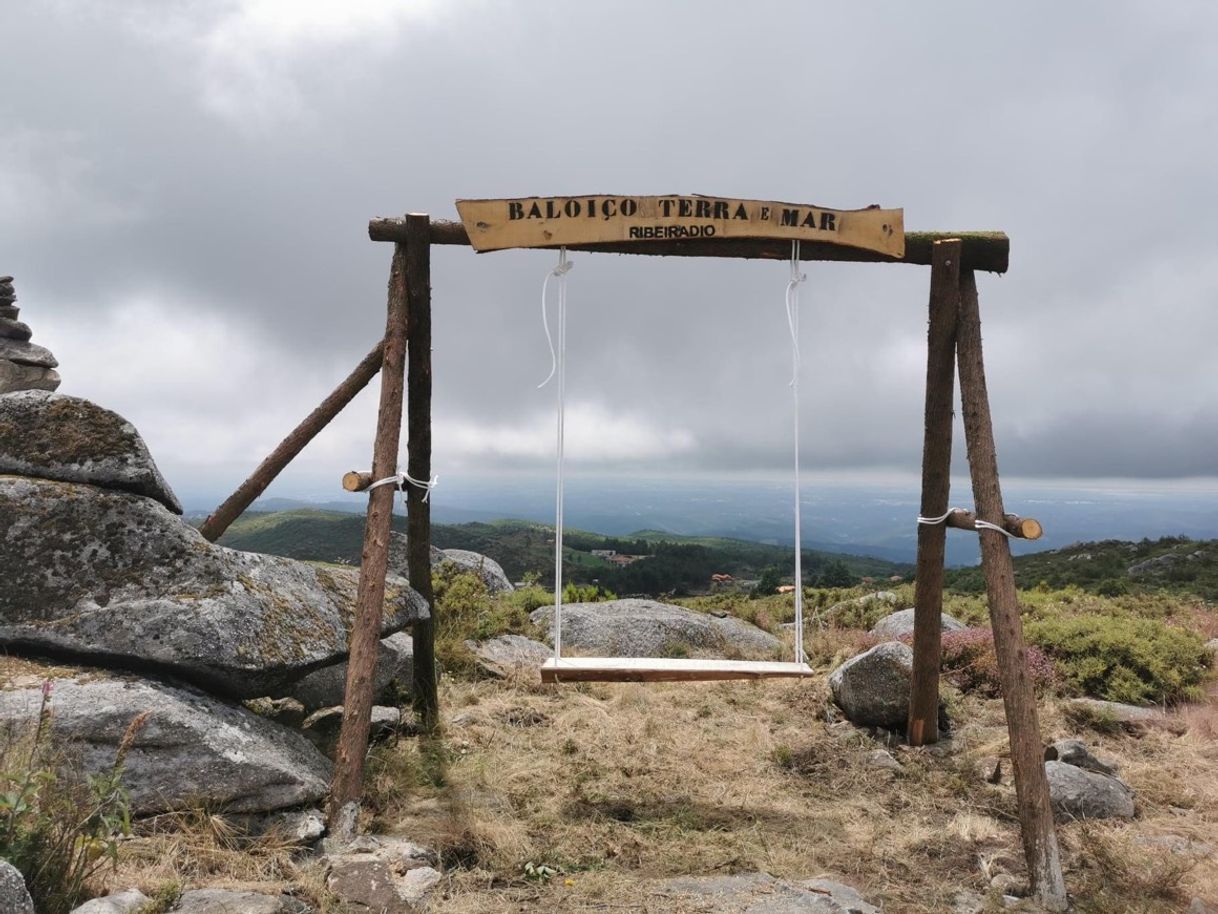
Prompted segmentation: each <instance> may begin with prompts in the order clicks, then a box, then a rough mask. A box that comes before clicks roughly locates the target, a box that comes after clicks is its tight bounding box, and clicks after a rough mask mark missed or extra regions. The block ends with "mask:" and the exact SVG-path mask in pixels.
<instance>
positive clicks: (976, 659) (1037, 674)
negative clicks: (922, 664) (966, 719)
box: [943, 628, 1055, 698]
mask: <svg viewBox="0 0 1218 914" xmlns="http://www.w3.org/2000/svg"><path fill="white" fill-rule="evenodd" d="M1026 657H1027V665H1028V676H1029V678H1030V679H1031V680H1032V686H1033V688H1035V689H1036V690H1037V691H1040V690H1041V689H1045V688H1047V687H1049V686H1050V685H1052V684H1053V682H1054V679H1055V675H1054V667H1053V661H1051V660H1050V659H1049V658H1048V657H1046V656H1045V655H1044V653H1042V652H1041V651H1040V650H1038V649H1037V648H1035V647H1031V646H1029V647H1028V651H1027V654H1026ZM943 672H944V675H946V677H947V678H948V679H949V680H950V681H951V682H952V683H953V684H955V685H956V686H958V687H959V688H960V689H961V690H963V691H965V692H979V693H981V694H982V695H985V696H987V697H990V698H995V697H997V696H999V695H1001V694H1002V679H1001V677H1000V676H999V672H998V654H997V653H996V651H995V650H994V633H993V632H992V631H990V630H989V629H988V628H966V629H963V630H961V631H954V632H944V633H943Z"/></svg>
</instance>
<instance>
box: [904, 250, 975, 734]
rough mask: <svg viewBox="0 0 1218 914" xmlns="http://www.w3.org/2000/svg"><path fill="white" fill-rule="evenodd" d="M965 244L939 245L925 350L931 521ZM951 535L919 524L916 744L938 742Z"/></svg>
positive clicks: (926, 509)
mask: <svg viewBox="0 0 1218 914" xmlns="http://www.w3.org/2000/svg"><path fill="white" fill-rule="evenodd" d="M963 249H964V244H963V242H961V241H960V240H959V239H958V238H953V239H951V240H948V241H937V242H935V245H934V248H933V251H932V257H931V268H930V320H929V323H928V327H927V347H926V353H927V355H926V408H925V420H926V421H925V428H924V433H923V438H922V508H921V513H922V515H923V516H924V517H939V516H940V515H941V514H943V513H944V512H945V511H946V510H947V506H948V497H949V495H950V490H951V464H952V401H953V400H954V398H955V393H956V316H957V312H958V310H959V302H960V255H961V253H962V251H963ZM946 548H947V530H946V529H945V527H944V525H943V524H919V525H918V554H917V566H916V567H917V570H916V573H915V578H914V631H913V676H912V679H911V681H910V693H909V722H908V726H907V728H906V735H907V737H908V740H909V744H910V745H911V746H921V745H924V744H928V743H937V742H938V741H939V667H940V660H941V655H942V630H941V626H942V619H943V567H944V556H945V553H946Z"/></svg>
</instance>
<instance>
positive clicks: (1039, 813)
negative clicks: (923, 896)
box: [956, 270, 1069, 911]
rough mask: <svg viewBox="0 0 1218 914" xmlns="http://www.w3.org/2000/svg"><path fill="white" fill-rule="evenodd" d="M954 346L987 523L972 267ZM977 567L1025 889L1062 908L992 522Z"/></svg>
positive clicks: (1021, 663)
mask: <svg viewBox="0 0 1218 914" xmlns="http://www.w3.org/2000/svg"><path fill="white" fill-rule="evenodd" d="M956 352H957V358H958V359H959V365H960V398H961V401H962V404H963V407H964V436H965V440H966V441H967V443H968V462H969V469H970V471H971V473H972V478H973V498H974V500H975V503H976V506H977V517H978V519H980V520H986V521H989V522H990V523H992V524H1001V523H1002V519H1003V507H1002V489H1001V487H1000V485H999V482H998V457H997V452H996V449H995V446H994V427H993V422H992V419H991V417H990V401H989V393H988V392H987V390H986V381H985V363H984V360H983V358H982V353H981V312H980V308H979V306H978V302H977V280H976V278H975V276H974V274H973V271H972V270H965V271H963V272H962V273H961V274H960V319H959V323H958V325H957V330H956ZM977 535H978V538H979V539H980V540H981V568H982V572H983V573H984V575H985V589H986V595H987V598H988V602H989V608H990V625H991V627H992V628H993V631H994V649H995V651H996V653H997V655H998V672H999V678H1000V681H1001V683H1002V702H1003V706H1004V707H1005V709H1006V717H1007V733H1008V735H1009V738H1010V743H1011V767H1012V768H1013V769H1014V774H1015V795H1016V802H1017V805H1018V811H1019V824H1020V828H1021V832H1022V837H1023V849H1024V856H1025V858H1026V859H1027V863H1028V880H1029V883H1030V886H1031V890H1032V897H1033V898H1034V899H1035V900H1036V902H1037V903H1038V904H1040V905H1041V906H1043V907H1044V908H1045V909H1046V910H1049V911H1065V910H1067V909H1068V908H1069V901H1068V899H1067V897H1066V883H1065V878H1064V877H1063V875H1062V864H1061V851H1060V849H1059V847H1058V843H1057V832H1056V831H1054V828H1053V809H1052V806H1051V805H1050V802H1049V782H1048V778H1047V777H1046V775H1045V764H1044V755H1043V745H1042V743H1041V736H1040V721H1039V719H1038V716H1037V713H1036V695H1035V692H1034V691H1033V689H1032V681H1031V678H1030V677H1029V675H1028V666H1027V647H1026V644H1025V642H1024V637H1023V623H1022V621H1021V620H1020V617H1019V600H1018V595H1017V593H1016V591H1015V571H1014V566H1013V565H1012V562H1011V548H1010V545H1009V544H1008V543H1007V538H1006V537H1005V536H1003V535H1002V534H1001V533H999V532H997V531H995V530H979V531H978V534H977Z"/></svg>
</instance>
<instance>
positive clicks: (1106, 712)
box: [1066, 698, 1163, 728]
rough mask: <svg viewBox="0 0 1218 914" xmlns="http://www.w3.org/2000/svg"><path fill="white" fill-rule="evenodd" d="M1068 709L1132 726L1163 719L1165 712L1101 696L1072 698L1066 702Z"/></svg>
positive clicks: (1087, 715) (1086, 715)
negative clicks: (1101, 697) (1103, 698)
mask: <svg viewBox="0 0 1218 914" xmlns="http://www.w3.org/2000/svg"><path fill="white" fill-rule="evenodd" d="M1066 710H1067V711H1077V712H1081V713H1082V715H1083V716H1085V717H1089V718H1098V719H1100V720H1105V721H1112V722H1113V723H1116V724H1123V725H1125V726H1126V727H1130V728H1137V727H1139V726H1142V725H1145V724H1148V723H1152V722H1154V721H1157V720H1162V719H1163V712H1162V711H1160V710H1159V709H1158V708H1144V707H1139V706H1138V705H1127V704H1122V703H1121V702H1119V701H1103V700H1101V699H1099V698H1071V699H1070V700H1069V701H1067V702H1066Z"/></svg>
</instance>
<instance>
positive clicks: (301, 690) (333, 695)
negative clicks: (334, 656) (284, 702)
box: [291, 632, 414, 714]
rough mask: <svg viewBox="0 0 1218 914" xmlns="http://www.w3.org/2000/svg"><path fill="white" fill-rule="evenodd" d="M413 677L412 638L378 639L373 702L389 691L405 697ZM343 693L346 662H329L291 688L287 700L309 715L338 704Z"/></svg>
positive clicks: (391, 637) (345, 682) (342, 698)
mask: <svg viewBox="0 0 1218 914" xmlns="http://www.w3.org/2000/svg"><path fill="white" fill-rule="evenodd" d="M413 678H414V639H413V638H412V637H411V636H410V635H409V634H407V633H406V632H398V633H397V634H394V635H390V636H389V637H388V638H382V639H381V642H380V645H379V647H378V649H377V655H376V679H375V681H374V685H373V701H378V700H381V699H384V698H386V697H387V696H388V695H389V693H390V691H392V690H395V689H396V690H397V691H398V692H400V693H403V694H408V693H409V692H410V690H411V682H412V680H413ZM346 693H347V662H346V661H345V660H344V661H342V662H340V663H333V664H330V665H329V666H323V667H321V668H320V669H316V670H314V671H313V672H312V673H309V674H308V675H307V676H305V677H304V678H303V679H301V680H300V681H299V682H297V683H296V684H295V685H294V686H292V689H291V697H292V698H295V699H296V700H297V701H299V702H300V703H301V705H303V706H304V709H305V711H307V712H308V713H310V714H312V713H313V712H314V711H317V710H319V709H321V708H332V707H334V706H335V705H341V704H342V703H343V700H344V698H345V697H346Z"/></svg>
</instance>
